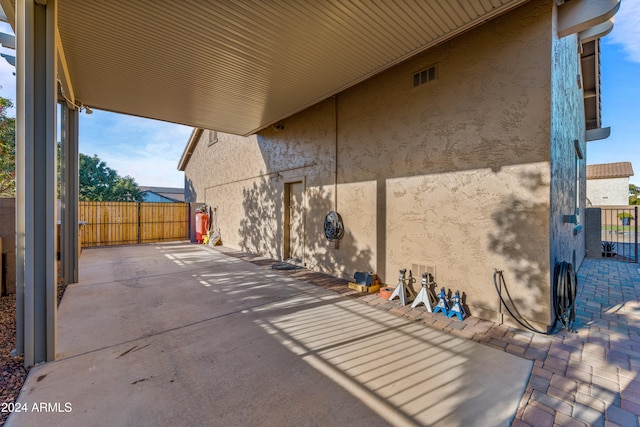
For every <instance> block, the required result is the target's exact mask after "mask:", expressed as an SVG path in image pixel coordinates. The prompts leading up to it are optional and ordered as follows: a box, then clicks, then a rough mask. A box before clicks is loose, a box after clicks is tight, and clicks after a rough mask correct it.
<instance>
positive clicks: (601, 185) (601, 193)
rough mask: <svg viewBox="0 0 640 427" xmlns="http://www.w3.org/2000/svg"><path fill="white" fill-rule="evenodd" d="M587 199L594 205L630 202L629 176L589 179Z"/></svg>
mask: <svg viewBox="0 0 640 427" xmlns="http://www.w3.org/2000/svg"><path fill="white" fill-rule="evenodd" d="M587 199H589V201H590V202H591V204H592V205H593V206H611V205H628V204H629V178H628V177H622V178H602V179H589V180H587Z"/></svg>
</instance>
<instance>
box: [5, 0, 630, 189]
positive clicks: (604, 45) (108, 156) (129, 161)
mask: <svg viewBox="0 0 640 427" xmlns="http://www.w3.org/2000/svg"><path fill="white" fill-rule="evenodd" d="M0 31H1V32H5V33H6V32H8V33H11V28H10V27H9V26H8V24H5V23H1V22H0ZM0 52H2V53H8V54H10V55H13V54H14V52H13V51H12V50H8V49H5V48H0ZM14 71H15V70H14V68H13V67H12V66H11V65H9V64H8V63H7V62H6V61H4V60H3V59H1V58H0V96H2V97H5V98H9V99H11V100H12V101H14V102H15V76H14V75H13V73H14ZM601 92H602V126H603V127H611V136H609V138H607V139H604V140H599V141H592V142H589V143H588V144H587V163H588V164H598V163H612V162H625V161H629V162H631V163H632V165H633V170H634V171H635V176H633V177H631V179H630V182H632V183H634V184H636V185H640V132H639V131H638V126H640V0H622V3H621V6H620V10H619V11H618V13H617V14H616V16H615V24H614V28H613V31H612V32H611V33H610V34H609V35H607V36H606V37H604V38H603V39H602V40H601ZM9 114H15V112H11V111H10V112H9ZM191 130H192V128H190V127H187V126H181V125H175V124H171V123H166V122H160V121H156V120H149V119H142V118H138V117H132V116H126V115H121V114H115V113H109V112H105V111H99V110H94V113H93V114H91V115H87V114H85V113H82V114H81V115H80V152H81V153H83V154H86V155H89V156H92V155H94V154H96V155H97V156H98V157H100V159H102V160H104V161H105V162H106V163H107V165H108V166H109V167H110V168H111V169H114V170H116V171H117V172H118V174H119V175H120V176H123V177H124V176H131V177H133V178H134V179H135V181H136V183H137V184H138V185H142V186H156V187H183V186H184V174H183V172H179V171H178V170H177V165H178V161H179V160H180V156H181V155H182V151H183V150H184V147H185V145H186V143H187V140H188V138H189V135H190V133H191Z"/></svg>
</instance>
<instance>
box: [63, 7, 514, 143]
mask: <svg viewBox="0 0 640 427" xmlns="http://www.w3.org/2000/svg"><path fill="white" fill-rule="evenodd" d="M523 1H525V0H502V1H500V0H493V4H492V2H490V1H489V0H458V1H454V2H449V1H444V0H440V1H425V2H415V1H402V0H397V1H395V2H373V1H368V0H360V1H348V0H336V1H332V2H307V1H302V2H293V1H285V0H274V1H269V2H265V1H261V0H243V1H231V0H221V1H217V2H203V1H201V0H182V1H179V2H176V1H168V0H155V1H151V0H136V1H125V0H111V1H109V2H105V1H101V0H85V1H83V2H77V1H73V0H59V2H58V5H59V7H58V9H59V19H58V22H59V27H60V36H61V40H62V44H63V46H64V49H65V54H66V58H67V65H68V67H69V70H70V75H71V80H72V84H73V88H74V91H75V93H76V96H77V97H78V99H79V100H81V101H82V102H84V103H85V104H87V105H90V106H92V107H95V108H101V109H105V110H110V111H117V112H122V113H127V114H133V115H138V116H143V117H150V118H155V119H160V120H167V121H173V122H177V123H182V124H187V125H191V126H197V127H203V128H208V129H216V130H220V131H224V132H229V133H235V134H249V133H252V132H254V131H256V130H258V129H260V128H262V127H265V126H267V125H269V124H271V123H273V122H275V121H277V120H280V119H282V118H284V117H287V116H288V115H291V114H293V113H295V112H298V111H300V110H302V109H304V108H306V107H308V106H310V105H313V104H314V103H316V102H319V101H320V100H322V99H325V98H327V97H329V96H331V95H333V94H335V93H337V92H339V91H341V90H344V89H345V88H347V87H349V86H351V85H353V84H356V83H358V82H360V81H362V80H364V79H366V78H368V77H370V76H372V75H375V74H376V73H379V72H381V71H383V70H385V69H387V68H388V67H390V66H393V65H394V64H397V63H398V62H400V61H403V60H405V59H407V58H409V57H410V56H412V55H414V54H415V53H417V52H420V51H422V50H424V49H426V48H428V47H430V46H432V45H434V44H436V43H441V42H442V41H444V40H446V39H447V38H448V37H451V36H453V35H455V34H457V32H459V31H463V30H465V29H467V28H469V27H470V26H473V25H478V24H481V23H482V22H484V20H486V19H489V18H491V17H493V16H494V15H495V14H496V13H498V12H500V13H501V12H504V11H506V10H508V9H510V8H513V7H516V6H517V5H518V4H520V3H522V2H523Z"/></svg>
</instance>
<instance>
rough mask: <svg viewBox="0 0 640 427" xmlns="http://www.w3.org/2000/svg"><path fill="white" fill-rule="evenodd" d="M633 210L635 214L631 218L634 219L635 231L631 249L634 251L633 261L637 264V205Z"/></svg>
mask: <svg viewBox="0 0 640 427" xmlns="http://www.w3.org/2000/svg"><path fill="white" fill-rule="evenodd" d="M634 210H635V214H634V215H633V218H634V221H633V222H634V224H635V230H634V234H633V247H634V249H635V258H634V261H635V262H636V263H637V262H638V205H636V206H635V207H634Z"/></svg>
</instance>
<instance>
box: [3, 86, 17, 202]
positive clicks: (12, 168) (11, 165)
mask: <svg viewBox="0 0 640 427" xmlns="http://www.w3.org/2000/svg"><path fill="white" fill-rule="evenodd" d="M12 106H13V104H12V103H11V101H10V100H8V99H7V98H2V97H0V197H14V196H15V195H16V158H15V157H16V119H15V118H13V117H7V110H8V109H9V108H11V107H12Z"/></svg>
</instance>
